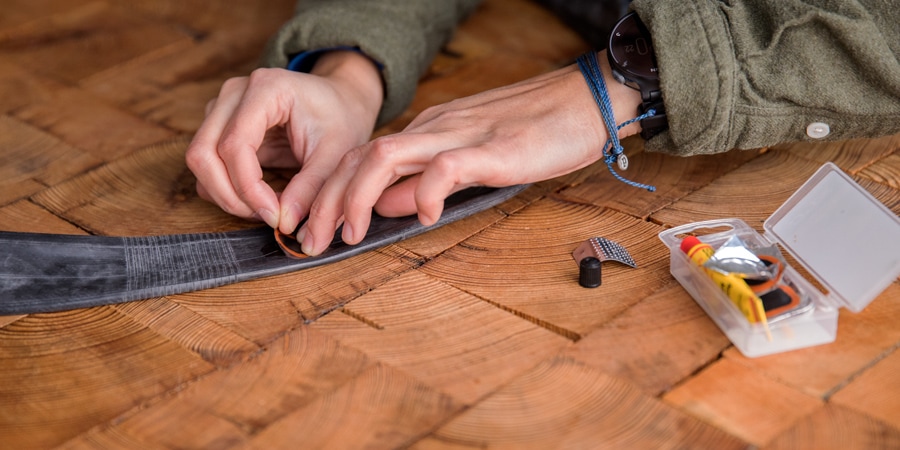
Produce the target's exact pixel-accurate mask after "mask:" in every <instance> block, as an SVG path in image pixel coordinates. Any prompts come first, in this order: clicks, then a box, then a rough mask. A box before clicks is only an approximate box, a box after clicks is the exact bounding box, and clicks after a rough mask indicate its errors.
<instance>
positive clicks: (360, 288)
mask: <svg viewBox="0 0 900 450" xmlns="http://www.w3.org/2000/svg"><path fill="white" fill-rule="evenodd" d="M396 251H397V250H392V249H387V250H385V251H383V252H382V251H377V252H368V253H364V254H362V255H358V256H355V257H353V258H350V259H347V260H344V261H341V262H336V263H333V264H327V265H324V266H320V267H315V268H312V269H306V270H303V271H300V272H296V273H290V274H286V275H278V276H272V277H266V278H260V279H257V280H252V281H247V282H243V283H238V284H233V285H228V286H222V287H219V288H215V289H207V290H204V291H197V292H189V293H186V294H179V295H175V296H171V297H170V298H171V299H172V300H173V301H175V302H177V303H179V304H181V305H184V306H185V307H187V308H189V309H191V310H192V311H194V312H196V313H197V314H200V315H202V316H204V317H206V318H208V319H210V320H212V321H213V322H215V323H217V324H220V325H222V326H224V327H226V328H228V329H231V330H233V331H235V332H237V333H238V334H239V335H241V336H243V337H245V338H247V339H249V340H251V341H253V342H255V343H257V344H264V343H266V342H269V341H271V340H272V339H274V338H276V337H278V336H280V335H282V334H284V333H285V332H286V331H288V330H291V329H294V328H297V327H299V326H300V325H302V324H303V323H306V322H309V321H314V320H316V319H318V318H319V317H321V316H322V315H325V314H327V313H329V312H331V311H333V310H335V309H337V308H339V307H341V306H342V305H344V304H346V303H347V302H349V301H351V300H353V299H354V298H356V297H359V296H360V295H362V294H363V293H365V292H367V291H369V290H371V289H373V288H374V287H376V286H378V285H380V284H382V283H385V282H386V281H388V280H390V279H392V278H394V277H396V276H397V275H398V274H400V273H403V272H404V271H407V270H409V269H410V266H409V265H407V264H406V263H404V262H403V260H402V258H401V257H400V254H398V253H392V252H396Z"/></svg>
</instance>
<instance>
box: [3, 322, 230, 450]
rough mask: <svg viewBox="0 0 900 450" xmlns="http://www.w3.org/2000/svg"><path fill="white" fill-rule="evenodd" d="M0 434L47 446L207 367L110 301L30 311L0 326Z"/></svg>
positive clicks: (21, 444)
mask: <svg viewBox="0 0 900 450" xmlns="http://www.w3.org/2000/svg"><path fill="white" fill-rule="evenodd" d="M0 367H3V369H4V370H3V371H2V372H0V435H2V436H3V443H4V445H7V446H9V447H10V448H37V447H41V448H47V447H52V446H56V445H59V444H60V443H62V442H64V441H66V440H68V439H70V438H72V437H73V436H75V435H77V434H79V433H82V432H84V431H86V430H88V429H90V428H91V427H93V426H95V425H96V424H97V423H101V422H105V421H108V420H112V419H113V418H115V417H117V416H119V415H121V414H123V413H125V412H126V411H128V410H130V409H132V408H134V407H136V406H138V405H141V404H143V403H145V402H147V401H150V400H151V399H153V398H155V397H157V396H159V395H161V394H163V393H165V392H168V391H169V390H171V389H175V388H178V387H180V386H181V385H182V384H183V383H186V382H188V381H190V380H194V379H196V378H197V377H199V376H201V375H203V374H205V373H208V372H210V371H212V370H214V366H213V365H211V364H209V363H207V362H205V361H203V359H201V358H200V357H199V356H198V355H196V354H195V353H193V352H191V351H189V350H187V349H185V348H183V347H182V346H180V345H178V344H176V343H175V342H172V341H170V340H168V339H166V338H164V337H162V336H160V335H159V334H156V333H154V332H153V331H151V330H149V329H148V328H146V327H144V326H143V325H141V324H139V323H137V322H135V321H133V320H131V319H130V318H129V317H127V316H126V315H124V314H122V313H120V312H118V311H116V310H115V309H113V308H109V307H100V308H90V309H81V310H76V311H70V312H65V313H54V314H37V315H30V316H27V317H25V318H22V319H20V320H17V321H15V322H13V323H11V324H9V325H7V326H6V327H3V328H0Z"/></svg>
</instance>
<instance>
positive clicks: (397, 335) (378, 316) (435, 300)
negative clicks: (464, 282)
mask: <svg viewBox="0 0 900 450" xmlns="http://www.w3.org/2000/svg"><path fill="white" fill-rule="evenodd" d="M341 312H343V314H336V313H335V314H330V315H328V316H326V317H323V318H322V319H319V320H318V321H317V322H316V323H315V324H313V328H314V329H317V330H321V331H323V332H325V333H328V334H329V335H330V336H332V337H334V338H335V339H337V340H339V341H340V342H341V343H343V344H346V345H349V346H352V347H354V348H358V349H361V350H363V351H364V352H366V354H368V355H370V356H371V357H372V358H373V359H376V360H378V361H382V362H385V363H386V364H389V365H391V366H393V367H397V368H400V369H402V370H403V371H404V372H406V373H409V374H411V375H412V376H414V377H416V378H418V379H419V380H422V381H423V382H424V383H425V384H427V385H428V386H431V387H432V388H435V389H437V390H439V391H441V392H444V393H446V394H448V395H450V396H452V397H453V398H455V399H458V400H460V401H462V402H464V403H466V404H474V403H475V402H477V400H478V399H479V398H481V397H483V396H484V395H486V394H488V393H490V392H491V391H493V390H494V389H496V388H497V387H498V386H502V385H503V384H504V383H506V382H508V381H509V380H510V379H512V378H514V377H515V376H516V375H518V374H519V373H521V372H524V371H525V370H527V369H528V368H530V367H532V366H533V365H535V364H536V363H537V362H538V361H540V360H541V359H544V358H547V357H549V356H550V355H553V354H555V353H556V352H558V351H559V350H560V349H562V348H563V347H564V346H565V345H566V344H567V341H566V340H565V339H563V338H562V337H560V336H557V335H554V334H553V333H551V332H549V331H547V330H544V329H542V328H540V327H538V326H536V325H534V324H532V323H530V322H529V321H527V320H523V319H522V318H520V317H517V316H515V315H513V314H510V313H509V312H506V311H503V310H501V309H498V308H496V307H494V306H492V305H490V304H488V303H486V302H483V301H481V300H479V299H477V298H475V297H473V296H471V295H469V294H466V293H465V292H462V291H460V290H458V289H456V288H454V287H452V286H449V285H447V284H444V283H441V282H438V281H436V280H434V279H432V278H430V277H428V276H426V275H424V274H422V273H420V272H418V271H411V272H408V273H405V274H403V275H402V276H400V277H399V278H397V279H395V280H392V281H391V282H389V283H386V284H384V285H382V286H379V287H378V288H376V289H375V290H373V291H372V292H369V293H367V294H365V295H363V296H362V297H360V298H358V299H356V300H354V301H353V302H352V303H351V304H349V305H347V306H345V307H344V308H343V310H342V311H341Z"/></svg>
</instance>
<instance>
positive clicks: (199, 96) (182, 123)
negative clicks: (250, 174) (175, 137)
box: [117, 78, 223, 135]
mask: <svg viewBox="0 0 900 450" xmlns="http://www.w3.org/2000/svg"><path fill="white" fill-rule="evenodd" d="M117 79H120V78H117ZM222 83H223V80H211V81H204V82H200V83H182V84H179V85H177V86H175V87H174V88H171V89H166V90H165V91H163V92H160V93H158V94H157V95H155V96H153V97H151V98H149V99H147V100H142V101H138V102H136V103H134V104H133V105H130V106H129V108H130V109H131V110H132V111H134V112H135V113H137V114H138V115H139V116H141V117H143V118H144V119H146V120H149V121H151V122H153V123H157V124H160V125H163V126H165V127H167V128H171V129H174V130H177V131H179V132H182V133H185V134H191V135H192V134H193V133H194V132H195V131H197V129H198V128H200V125H201V124H202V123H203V119H204V118H205V117H206V104H207V103H208V102H209V101H210V100H211V99H213V98H215V97H216V96H217V95H218V94H219V88H221V87H222Z"/></svg>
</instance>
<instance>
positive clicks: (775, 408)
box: [663, 359, 823, 446]
mask: <svg viewBox="0 0 900 450" xmlns="http://www.w3.org/2000/svg"><path fill="white" fill-rule="evenodd" d="M663 398H664V400H665V401H666V402H667V403H669V404H671V405H673V406H676V407H678V408H681V409H683V410H685V411H687V412H689V413H691V414H693V415H695V416H697V417H698V418H700V419H701V420H703V421H705V422H707V423H710V424H712V425H714V426H716V427H717V428H719V429H722V430H725V431H727V432H729V433H731V434H734V435H735V436H738V437H740V438H741V439H743V440H745V441H747V442H749V443H751V444H753V445H757V446H762V445H765V444H766V443H768V442H769V441H771V440H772V439H774V438H775V437H776V436H778V435H779V434H781V433H783V432H784V431H786V430H788V429H790V428H791V427H793V426H794V424H795V423H797V422H798V421H799V420H801V419H803V418H804V417H806V416H807V415H809V414H811V413H813V412H814V411H816V410H818V409H819V408H821V407H822V405H823V402H822V401H821V400H819V399H817V398H815V397H813V396H809V395H806V394H804V393H802V392H800V391H799V390H796V389H792V388H790V387H788V386H786V385H784V384H782V383H780V382H778V381H776V380H774V379H772V378H769V377H766V376H765V375H764V374H763V373H761V372H759V371H754V370H752V369H750V368H748V367H746V366H743V365H741V364H739V363H736V362H734V361H732V360H731V359H722V360H719V361H717V362H715V363H714V364H712V365H710V366H708V367H706V368H705V369H704V370H703V371H702V372H700V373H698V374H697V375H696V376H694V377H692V378H690V379H689V380H687V381H686V382H684V383H683V384H682V385H680V386H678V387H676V388H675V389H673V390H672V391H671V392H669V393H668V394H666V395H665V396H664V397H663Z"/></svg>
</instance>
